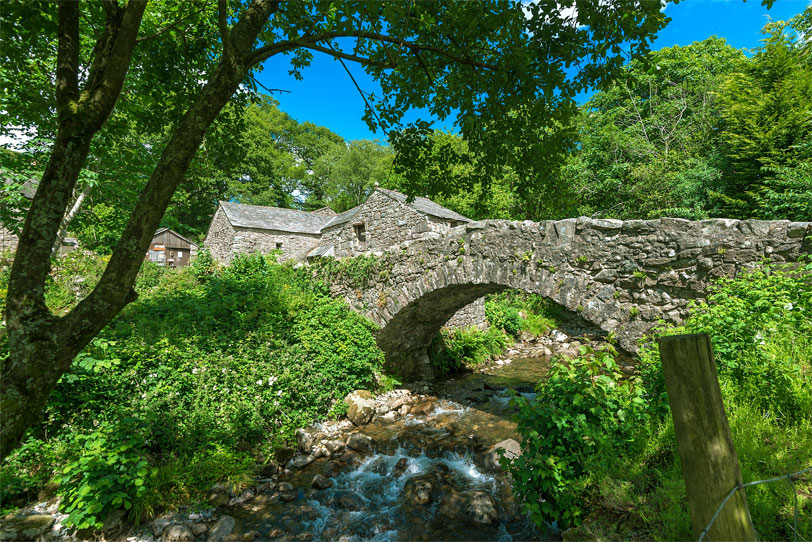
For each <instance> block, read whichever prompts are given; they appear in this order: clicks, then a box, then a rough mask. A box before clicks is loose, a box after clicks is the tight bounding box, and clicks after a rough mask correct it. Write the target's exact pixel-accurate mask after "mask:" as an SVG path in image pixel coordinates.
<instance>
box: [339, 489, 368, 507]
mask: <svg viewBox="0 0 812 542" xmlns="http://www.w3.org/2000/svg"><path fill="white" fill-rule="evenodd" d="M338 506H339V507H341V508H343V509H344V510H349V511H350V512H357V511H359V510H363V509H364V500H363V499H362V498H361V497H359V496H358V495H356V494H355V493H344V494H343V495H341V497H339V499H338Z"/></svg>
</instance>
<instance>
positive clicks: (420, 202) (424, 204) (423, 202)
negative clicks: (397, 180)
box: [376, 188, 471, 222]
mask: <svg viewBox="0 0 812 542" xmlns="http://www.w3.org/2000/svg"><path fill="white" fill-rule="evenodd" d="M376 190H377V191H378V192H381V193H383V194H386V195H387V196H389V197H390V198H392V199H395V200H397V201H399V202H401V203H403V204H405V205H407V206H409V207H411V208H412V209H414V210H415V211H417V212H419V213H423V214H424V215H431V216H436V217H437V218H446V219H449V220H459V221H460V222H471V219H470V218H468V217H465V216H462V215H461V214H459V213H455V212H454V211H452V210H451V209H447V208H445V207H443V206H442V205H440V204H438V203H434V202H433V201H431V200H430V199H427V198H421V197H420V196H415V198H414V201H412V202H411V203H407V202H406V200H407V199H408V197H407V196H406V194H401V193H400V192H396V191H394V190H386V189H385V188H376Z"/></svg>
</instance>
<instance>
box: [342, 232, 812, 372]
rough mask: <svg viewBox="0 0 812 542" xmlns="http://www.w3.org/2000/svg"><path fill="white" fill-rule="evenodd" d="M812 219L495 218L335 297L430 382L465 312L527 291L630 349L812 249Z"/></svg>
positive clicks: (385, 262) (391, 262)
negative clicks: (722, 289) (749, 272)
mask: <svg viewBox="0 0 812 542" xmlns="http://www.w3.org/2000/svg"><path fill="white" fill-rule="evenodd" d="M810 236H812V223H810V222H789V221H762V220H741V221H740V220H732V219H712V220H703V221H689V220H683V219H676V218H661V219H657V220H629V221H619V220H594V219H589V218H585V217H582V218H577V219H575V218H571V219H566V220H558V221H545V222H538V223H537V222H530V221H525V222H511V221H505V220H486V221H480V222H473V223H469V224H466V225H464V226H458V227H456V228H452V229H451V230H449V231H447V232H446V233H444V234H439V233H428V234H424V235H423V236H422V237H421V238H419V239H414V240H410V241H406V242H404V243H402V244H401V245H399V246H395V247H392V248H391V249H389V251H388V252H386V253H383V254H379V256H380V258H381V265H380V269H379V272H377V273H375V274H374V276H372V277H369V279H368V281H367V284H366V285H365V286H364V287H363V288H357V287H355V286H353V285H351V284H350V283H349V282H345V281H342V280H338V281H336V282H334V283H333V285H332V293H333V295H336V296H344V297H345V298H346V300H347V302H348V303H349V304H350V306H351V307H352V308H353V309H354V310H356V311H358V312H360V313H362V314H364V315H366V316H367V317H369V318H370V319H371V320H373V321H374V322H376V323H377V324H378V325H380V326H381V330H380V331H379V332H378V335H377V342H378V346H380V348H381V349H382V350H383V351H384V353H385V355H386V362H387V363H386V364H387V370H389V371H390V372H393V373H395V374H399V375H401V376H402V377H404V378H407V379H419V378H431V376H432V374H431V368H430V365H429V363H428V356H427V350H428V348H429V346H430V344H431V342H432V340H433V339H434V337H435V336H436V335H437V333H438V331H439V330H440V328H441V327H442V326H443V324H445V323H446V322H447V321H448V320H449V318H451V316H452V315H454V313H455V312H456V311H457V310H459V309H460V308H462V307H464V306H466V305H468V304H469V303H472V302H473V301H475V300H476V299H478V298H480V297H482V296H484V295H486V294H489V293H493V292H498V291H500V290H505V289H508V288H516V289H520V290H525V291H528V292H533V293H537V294H541V295H543V296H545V297H547V298H550V299H552V300H553V301H555V302H557V303H558V304H560V305H562V306H563V307H565V308H567V309H569V310H570V311H574V312H576V313H579V314H580V315H581V316H582V317H583V318H584V319H585V320H587V321H588V322H591V323H593V324H595V325H597V326H599V327H600V328H602V329H604V330H606V331H611V332H614V333H615V334H616V336H617V338H618V341H619V343H620V346H621V347H623V348H624V349H626V350H628V351H635V350H636V349H637V341H638V340H639V339H640V338H641V337H642V336H643V335H644V334H645V333H646V332H647V331H649V330H650V329H651V327H652V326H653V325H655V324H656V323H657V322H658V321H659V320H664V321H665V322H668V323H680V322H681V321H682V319H683V318H684V317H685V316H686V313H687V308H688V303H689V302H690V301H692V300H702V299H703V298H704V296H705V290H706V287H707V286H708V284H709V283H710V281H711V280H712V279H715V278H717V277H722V276H728V277H732V276H735V275H736V274H737V273H738V272H740V271H742V270H744V269H747V268H750V267H754V266H757V265H759V264H760V263H761V262H763V261H764V259H765V258H767V259H769V260H770V261H773V262H794V261H797V260H798V259H799V257H800V256H801V255H802V254H809V253H810V252H812V240H810Z"/></svg>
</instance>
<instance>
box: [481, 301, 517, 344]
mask: <svg viewBox="0 0 812 542" xmlns="http://www.w3.org/2000/svg"><path fill="white" fill-rule="evenodd" d="M485 317H486V318H487V319H488V323H489V324H490V325H491V326H493V327H495V328H497V329H501V330H502V331H504V332H505V333H507V334H508V335H510V336H511V337H518V336H519V333H520V332H521V330H522V318H521V316H519V309H517V308H516V307H511V306H510V305H506V304H503V303H498V302H487V301H486V302H485Z"/></svg>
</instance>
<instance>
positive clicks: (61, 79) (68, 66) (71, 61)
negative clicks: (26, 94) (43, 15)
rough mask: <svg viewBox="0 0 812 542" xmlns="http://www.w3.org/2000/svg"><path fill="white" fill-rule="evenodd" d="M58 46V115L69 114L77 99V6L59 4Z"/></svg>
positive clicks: (73, 4)
mask: <svg viewBox="0 0 812 542" xmlns="http://www.w3.org/2000/svg"><path fill="white" fill-rule="evenodd" d="M58 32H59V38H58V39H59V45H58V47H57V53H56V55H57V56H56V107H57V111H58V114H59V115H60V121H62V120H64V119H62V115H63V114H65V115H67V114H69V113H70V108H69V107H68V104H69V103H70V102H72V101H75V100H76V99H77V98H78V97H79V5H78V3H77V2H62V3H60V4H59V29H58Z"/></svg>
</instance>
